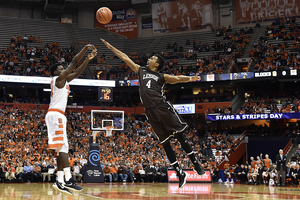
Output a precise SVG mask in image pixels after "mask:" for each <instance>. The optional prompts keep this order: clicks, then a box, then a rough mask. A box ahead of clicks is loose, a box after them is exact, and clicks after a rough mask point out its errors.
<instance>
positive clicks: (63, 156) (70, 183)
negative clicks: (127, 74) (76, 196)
mask: <svg viewBox="0 0 300 200" xmlns="http://www.w3.org/2000/svg"><path fill="white" fill-rule="evenodd" d="M68 152H69V145H68V144H66V143H65V144H64V145H63V146H62V148H61V149H60V152H59V159H60V162H61V165H62V168H63V173H64V175H65V184H64V186H65V187H66V188H68V189H70V190H73V191H82V187H80V186H78V185H77V184H76V183H75V180H74V178H73V177H72V174H71V170H70V166H69V156H68Z"/></svg>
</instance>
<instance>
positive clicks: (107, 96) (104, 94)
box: [98, 87, 113, 102]
mask: <svg viewBox="0 0 300 200" xmlns="http://www.w3.org/2000/svg"><path fill="white" fill-rule="evenodd" d="M98 100H99V101H102V102H112V101H113V89H112V88H104V87H99V88H98Z"/></svg>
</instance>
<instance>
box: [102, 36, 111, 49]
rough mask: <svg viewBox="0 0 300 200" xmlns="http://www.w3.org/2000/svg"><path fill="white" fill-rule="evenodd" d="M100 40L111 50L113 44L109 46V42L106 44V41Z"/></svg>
mask: <svg viewBox="0 0 300 200" xmlns="http://www.w3.org/2000/svg"><path fill="white" fill-rule="evenodd" d="M100 40H101V41H102V42H103V43H104V44H105V45H106V46H107V48H109V49H110V48H111V47H112V46H111V44H109V43H108V42H106V41H105V40H104V39H102V38H100Z"/></svg>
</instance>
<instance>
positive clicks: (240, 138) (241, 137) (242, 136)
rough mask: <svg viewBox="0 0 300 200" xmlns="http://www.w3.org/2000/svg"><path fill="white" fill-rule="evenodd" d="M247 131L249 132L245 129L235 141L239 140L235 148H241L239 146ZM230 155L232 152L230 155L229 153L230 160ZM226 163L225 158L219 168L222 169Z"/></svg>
mask: <svg viewBox="0 0 300 200" xmlns="http://www.w3.org/2000/svg"><path fill="white" fill-rule="evenodd" d="M246 133H247V131H244V132H243V133H242V134H241V135H240V136H239V137H238V138H237V139H236V140H235V141H239V144H238V146H237V147H236V148H235V149H238V148H239V146H240V145H241V144H242V143H243V140H244V138H245V136H246ZM230 156H231V154H230V155H228V159H229V160H230ZM224 164H225V160H223V161H222V162H221V163H220V164H219V166H218V168H219V169H220V168H222V167H223V166H224Z"/></svg>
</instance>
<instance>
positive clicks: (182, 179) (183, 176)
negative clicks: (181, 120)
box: [163, 141, 187, 188]
mask: <svg viewBox="0 0 300 200" xmlns="http://www.w3.org/2000/svg"><path fill="white" fill-rule="evenodd" d="M163 147H164V150H165V152H166V154H167V157H168V159H169V161H170V163H171V166H172V167H173V168H174V170H175V172H176V174H177V176H178V178H179V188H182V187H183V186H184V185H185V183H186V178H187V174H186V173H185V172H184V171H183V170H182V169H181V168H180V166H179V163H178V161H177V159H176V155H175V152H174V151H173V149H172V147H171V145H170V142H169V141H167V142H165V143H164V144H163Z"/></svg>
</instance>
